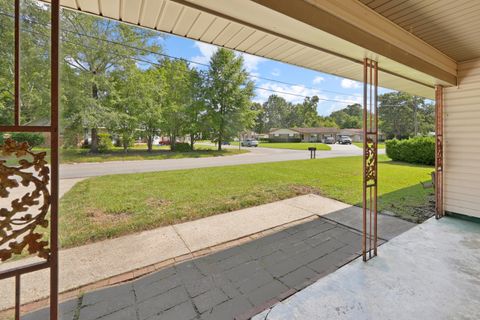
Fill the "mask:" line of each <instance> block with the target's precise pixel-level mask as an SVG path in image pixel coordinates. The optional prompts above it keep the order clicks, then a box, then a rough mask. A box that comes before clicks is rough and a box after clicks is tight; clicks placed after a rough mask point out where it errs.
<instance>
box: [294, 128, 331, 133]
mask: <svg viewBox="0 0 480 320" xmlns="http://www.w3.org/2000/svg"><path fill="white" fill-rule="evenodd" d="M290 130H293V131H297V132H299V133H337V132H339V131H340V129H338V128H333V127H317V128H291V129H290Z"/></svg>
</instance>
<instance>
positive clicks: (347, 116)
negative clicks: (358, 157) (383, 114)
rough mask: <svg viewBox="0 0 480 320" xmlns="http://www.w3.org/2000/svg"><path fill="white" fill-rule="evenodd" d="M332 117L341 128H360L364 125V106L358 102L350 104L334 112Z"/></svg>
mask: <svg viewBox="0 0 480 320" xmlns="http://www.w3.org/2000/svg"><path fill="white" fill-rule="evenodd" d="M330 117H331V118H332V119H333V120H334V121H335V123H336V124H337V125H338V126H339V127H340V128H341V129H345V128H354V129H360V128H362V125H363V107H362V106H361V105H359V104H358V103H355V104H352V105H348V106H347V107H345V108H343V109H341V110H338V111H334V112H332V113H331V114H330Z"/></svg>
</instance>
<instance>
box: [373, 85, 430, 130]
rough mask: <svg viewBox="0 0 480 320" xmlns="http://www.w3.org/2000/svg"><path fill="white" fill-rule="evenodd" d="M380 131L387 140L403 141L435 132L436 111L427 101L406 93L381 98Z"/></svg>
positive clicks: (394, 93) (391, 94) (388, 94)
mask: <svg viewBox="0 0 480 320" xmlns="http://www.w3.org/2000/svg"><path fill="white" fill-rule="evenodd" d="M379 102H380V106H379V119H380V120H381V121H380V130H382V131H383V132H384V133H385V134H386V135H387V138H389V139H391V138H397V139H403V138H408V137H411V136H415V135H418V134H427V133H428V132H429V131H433V130H432V129H433V126H434V117H435V116H434V109H433V106H432V105H431V104H429V103H427V102H426V100H425V99H423V98H420V97H416V96H412V95H410V94H408V93H404V92H391V93H386V94H383V95H381V96H380V97H379Z"/></svg>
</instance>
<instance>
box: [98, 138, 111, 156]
mask: <svg viewBox="0 0 480 320" xmlns="http://www.w3.org/2000/svg"><path fill="white" fill-rule="evenodd" d="M112 149H113V143H112V137H111V136H110V134H109V133H99V134H98V151H99V152H107V151H109V150H112Z"/></svg>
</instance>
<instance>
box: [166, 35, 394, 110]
mask: <svg viewBox="0 0 480 320" xmlns="http://www.w3.org/2000/svg"><path fill="white" fill-rule="evenodd" d="M162 43H163V49H164V53H166V54H168V55H171V56H174V57H181V58H184V59H187V60H191V61H195V62H198V63H203V64H208V62H209V59H210V56H211V55H212V54H213V52H215V50H216V48H217V47H216V46H214V45H210V44H205V43H201V42H198V41H194V40H190V39H186V38H181V37H177V36H172V35H168V36H167V37H166V38H165V39H164V40H162ZM239 54H240V53H239ZM242 55H243V57H244V61H245V68H246V69H247V71H248V72H249V73H250V74H251V75H252V76H260V77H263V78H269V79H272V80H277V81H282V82H286V83H288V84H285V83H278V82H274V81H269V80H264V79H258V78H255V77H252V80H254V81H255V83H256V86H257V87H262V88H266V89H270V90H275V91H280V92H285V93H284V94H282V93H275V94H277V95H279V96H282V97H283V98H285V99H286V100H287V101H291V102H294V103H297V102H301V101H303V99H304V98H303V96H313V95H317V96H318V97H319V98H320V99H327V100H328V99H330V100H336V101H327V100H321V101H320V103H319V105H318V113H319V114H320V115H323V116H326V115H329V114H330V113H331V112H332V111H335V110H339V109H342V108H344V107H345V106H347V105H348V104H352V103H355V102H358V103H360V102H361V101H362V85H361V83H359V82H356V81H352V80H349V79H344V78H341V77H336V76H333V75H329V74H325V73H320V72H317V71H313V70H308V69H304V68H300V67H297V66H293V65H289V64H286V63H281V62H277V61H273V60H269V59H265V58H261V57H256V56H252V55H248V54H242ZM199 68H203V67H201V66H199ZM387 91H389V90H385V89H381V90H379V93H383V92H387ZM287 93H293V94H295V95H292V94H287ZM271 94H273V92H270V91H266V90H262V89H256V90H255V98H254V101H257V102H264V101H266V100H267V98H268V96H269V95H271Z"/></svg>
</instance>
